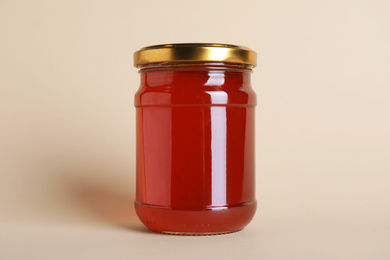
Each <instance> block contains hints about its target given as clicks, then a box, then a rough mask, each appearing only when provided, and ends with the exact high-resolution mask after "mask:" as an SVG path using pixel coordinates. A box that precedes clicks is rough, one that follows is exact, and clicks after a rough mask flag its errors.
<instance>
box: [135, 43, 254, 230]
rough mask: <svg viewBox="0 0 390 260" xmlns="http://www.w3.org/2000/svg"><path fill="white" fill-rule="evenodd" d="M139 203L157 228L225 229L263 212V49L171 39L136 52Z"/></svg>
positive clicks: (150, 224) (143, 214) (139, 212)
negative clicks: (259, 157) (257, 141)
mask: <svg viewBox="0 0 390 260" xmlns="http://www.w3.org/2000/svg"><path fill="white" fill-rule="evenodd" d="M134 63H135V66H136V67H138V68H140V75H141V85H140V88H139V90H138V91H137V93H136V95H135V106H136V118H137V126H136V129H137V130H136V132H137V161H136V162H137V166H136V168H137V171H136V201H135V209H136V212H137V215H138V217H139V219H140V220H141V221H142V223H143V224H145V225H146V226H147V227H148V228H149V229H151V230H153V231H156V232H160V233H167V234H182V235H207V234H223V233H230V232H234V231H238V230H241V229H243V228H244V227H245V226H246V225H247V224H248V223H249V222H250V221H251V219H252V218H253V216H254V214H255V211H256V199H255V157H254V148H255V145H254V135H255V132H254V107H255V105H256V94H255V93H254V91H253V90H252V88H251V83H250V76H251V72H252V68H253V67H254V66H255V65H256V53H255V52H254V51H252V50H250V49H248V48H245V47H241V46H236V45H227V44H168V45H156V46H150V47H146V48H143V49H141V50H139V51H137V52H136V53H135V54H134Z"/></svg>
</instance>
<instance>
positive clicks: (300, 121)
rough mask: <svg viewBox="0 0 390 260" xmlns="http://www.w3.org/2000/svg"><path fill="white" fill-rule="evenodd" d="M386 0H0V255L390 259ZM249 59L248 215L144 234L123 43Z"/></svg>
mask: <svg viewBox="0 0 390 260" xmlns="http://www.w3.org/2000/svg"><path fill="white" fill-rule="evenodd" d="M389 13H390V2H389V1H387V0H382V1H380V0H371V1H368V0H367V1H363V0H355V1H352V0H351V1H349V0H337V1H336V0H334V1H313V0H307V1H304V0H296V1H279V0H275V1H255V0H253V1H229V0H223V1H222V0H218V1H212V0H207V1H206V0H198V1H178V0H177V1H173V0H165V1H131V0H127V1H92V0H91V1H38V0H37V1H27V0H24V1H18V0H13V1H6V0H0V124H1V128H0V259H59V260H61V259H168V258H169V259H184V258H186V259H216V257H218V258H217V259H244V258H245V259H261V260H267V259H390V188H389V186H390V185H389V183H390V162H389V159H390V138H389V135H390V122H389V119H390V48H389V47H390V29H389V28H390V15H389ZM172 42H220V43H232V44H241V45H246V46H248V47H250V48H252V49H254V50H256V51H257V52H258V54H259V67H258V68H256V69H255V72H254V74H253V86H254V87H255V90H256V92H257V93H258V99H259V105H258V107H257V118H256V120H257V125H256V127H257V141H256V149H257V157H256V158H257V191H258V193H257V197H258V200H259V210H258V213H257V215H256V217H255V219H254V220H253V222H252V223H251V224H250V225H249V226H248V227H247V228H246V229H245V230H244V231H242V232H239V233H236V234H231V235H225V236H216V237H173V236H163V235H158V234H154V233H150V232H148V231H147V230H146V229H145V228H144V227H143V226H142V225H141V224H140V222H139V221H138V220H137V218H136V216H135V213H134V210H133V208H132V201H133V199H134V188H135V187H134V178H135V173H134V169H135V167H134V162H135V152H134V148H135V145H134V140H135V133H134V129H135V127H134V121H135V120H134V115H135V113H134V112H135V111H134V107H133V95H134V92H135V91H136V89H137V86H138V84H139V78H138V74H137V70H136V69H135V68H133V67H132V53H133V52H134V51H136V50H138V49H139V48H141V47H144V46H146V45H152V44H160V43H172Z"/></svg>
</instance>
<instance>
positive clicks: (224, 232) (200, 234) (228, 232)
mask: <svg viewBox="0 0 390 260" xmlns="http://www.w3.org/2000/svg"><path fill="white" fill-rule="evenodd" d="M241 230H242V229H240V230H235V231H222V232H171V231H156V230H151V231H153V232H157V233H160V234H164V235H172V236H216V235H226V234H231V233H235V232H238V231H241Z"/></svg>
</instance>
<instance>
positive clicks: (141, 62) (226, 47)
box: [134, 43, 257, 68]
mask: <svg viewBox="0 0 390 260" xmlns="http://www.w3.org/2000/svg"><path fill="white" fill-rule="evenodd" d="M166 62H168V63H181V62H223V63H232V64H245V65H250V66H252V67H255V66H256V65H257V54H256V52H255V51H253V50H251V49H249V48H247V47H244V46H240V45H232V44H221V43H174V44H160V45H152V46H148V47H144V48H142V49H140V50H138V51H136V52H135V53H134V66H135V67H137V68H142V67H144V66H145V65H148V64H154V63H166Z"/></svg>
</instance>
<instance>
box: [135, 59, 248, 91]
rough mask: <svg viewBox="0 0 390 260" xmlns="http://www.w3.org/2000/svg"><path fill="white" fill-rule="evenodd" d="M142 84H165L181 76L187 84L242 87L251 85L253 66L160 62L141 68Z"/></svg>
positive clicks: (150, 85)
mask: <svg viewBox="0 0 390 260" xmlns="http://www.w3.org/2000/svg"><path fill="white" fill-rule="evenodd" d="M139 72H140V74H141V85H144V86H149V87H153V86H164V85H169V84H172V83H173V82H175V81H177V80H178V79H179V78H180V79H181V80H183V79H186V81H187V84H186V85H187V86H189V85H198V86H214V87H223V86H224V85H227V84H228V85H229V86H231V87H233V86H237V87H242V86H246V85H250V74H251V73H252V69H251V66H248V65H244V64H226V63H170V64H168V63H164V64H162V63H160V64H150V65H148V66H145V67H143V68H141V70H140V71H139Z"/></svg>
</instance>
